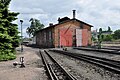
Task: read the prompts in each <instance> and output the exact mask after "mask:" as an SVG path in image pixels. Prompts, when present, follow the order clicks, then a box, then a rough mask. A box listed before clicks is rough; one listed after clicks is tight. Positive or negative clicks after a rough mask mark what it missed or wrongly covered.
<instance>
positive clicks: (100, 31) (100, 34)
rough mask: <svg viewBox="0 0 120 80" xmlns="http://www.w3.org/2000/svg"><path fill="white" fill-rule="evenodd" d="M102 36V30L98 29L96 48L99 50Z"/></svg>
mask: <svg viewBox="0 0 120 80" xmlns="http://www.w3.org/2000/svg"><path fill="white" fill-rule="evenodd" d="M103 38H104V35H102V28H100V29H99V34H98V48H99V49H100V48H101V43H102V41H103Z"/></svg>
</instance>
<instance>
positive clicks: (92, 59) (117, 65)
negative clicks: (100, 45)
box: [50, 50, 120, 74]
mask: <svg viewBox="0 0 120 80" xmlns="http://www.w3.org/2000/svg"><path fill="white" fill-rule="evenodd" d="M50 51H53V52H57V53H62V54H65V55H68V56H70V57H73V58H77V59H80V60H83V61H86V62H89V63H92V64H96V65H98V66H100V67H103V68H105V69H107V70H109V71H112V72H115V73H117V74H120V61H115V60H111V59H106V58H102V57H96V56H90V55H84V54H77V53H72V52H67V51H62V50H50Z"/></svg>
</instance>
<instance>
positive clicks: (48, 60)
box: [40, 50, 77, 80]
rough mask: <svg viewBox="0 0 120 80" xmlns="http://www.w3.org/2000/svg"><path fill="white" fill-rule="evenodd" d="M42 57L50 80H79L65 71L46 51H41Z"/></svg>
mask: <svg viewBox="0 0 120 80" xmlns="http://www.w3.org/2000/svg"><path fill="white" fill-rule="evenodd" d="M40 55H41V58H42V61H43V63H44V65H45V69H46V71H47V74H48V76H49V78H50V80H77V79H76V78H75V77H74V76H73V75H71V74H70V73H69V72H67V71H66V70H64V69H63V67H62V66H60V65H59V64H58V63H57V62H56V60H55V59H54V58H52V56H51V55H50V54H49V53H48V52H47V51H46V50H44V51H40Z"/></svg>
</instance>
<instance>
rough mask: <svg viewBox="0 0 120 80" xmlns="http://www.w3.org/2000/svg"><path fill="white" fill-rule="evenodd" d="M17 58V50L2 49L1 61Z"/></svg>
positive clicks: (0, 51)
mask: <svg viewBox="0 0 120 80" xmlns="http://www.w3.org/2000/svg"><path fill="white" fill-rule="evenodd" d="M15 58H16V55H15V51H11V50H0V61H7V60H13V59H15Z"/></svg>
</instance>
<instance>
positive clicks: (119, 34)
mask: <svg viewBox="0 0 120 80" xmlns="http://www.w3.org/2000/svg"><path fill="white" fill-rule="evenodd" d="M113 38H114V39H120V29H118V30H116V31H115V32H114V34H113Z"/></svg>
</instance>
